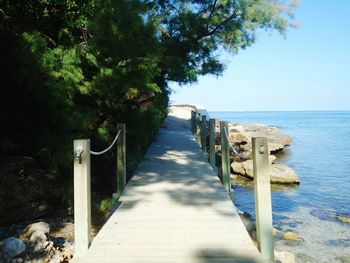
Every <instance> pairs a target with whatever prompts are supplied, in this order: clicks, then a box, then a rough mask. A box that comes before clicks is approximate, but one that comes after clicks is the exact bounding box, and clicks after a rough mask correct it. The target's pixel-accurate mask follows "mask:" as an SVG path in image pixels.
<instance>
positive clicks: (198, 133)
mask: <svg viewBox="0 0 350 263" xmlns="http://www.w3.org/2000/svg"><path fill="white" fill-rule="evenodd" d="M200 118H201V114H200V113H199V112H198V111H197V112H196V139H197V142H198V143H200V142H201V137H200V136H201V129H200V128H201V119H200Z"/></svg>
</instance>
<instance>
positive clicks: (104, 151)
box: [90, 130, 121, 155]
mask: <svg viewBox="0 0 350 263" xmlns="http://www.w3.org/2000/svg"><path fill="white" fill-rule="evenodd" d="M120 132H121V130H119V131H118V133H117V135H116V136H115V138H114V140H113V142H112V143H111V145H109V146H108V147H107V148H106V149H104V150H103V151H100V152H94V151H90V153H91V154H92V155H101V154H104V153H106V152H108V151H109V150H110V149H112V147H113V146H114V144H115V143H116V141H117V140H118V137H119V135H120Z"/></svg>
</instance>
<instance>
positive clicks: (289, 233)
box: [283, 230, 302, 241]
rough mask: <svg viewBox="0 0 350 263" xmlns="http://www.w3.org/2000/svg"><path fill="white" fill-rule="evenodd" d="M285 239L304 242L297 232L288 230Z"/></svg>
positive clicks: (284, 234)
mask: <svg viewBox="0 0 350 263" xmlns="http://www.w3.org/2000/svg"><path fill="white" fill-rule="evenodd" d="M283 239H284V240H295V241H296V240H302V238H301V237H300V236H299V234H298V233H297V232H295V231H291V230H288V231H286V232H283Z"/></svg>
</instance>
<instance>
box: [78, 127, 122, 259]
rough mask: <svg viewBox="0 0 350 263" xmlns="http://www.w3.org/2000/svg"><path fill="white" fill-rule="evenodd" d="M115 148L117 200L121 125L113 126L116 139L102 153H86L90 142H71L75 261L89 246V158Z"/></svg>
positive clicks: (120, 160) (117, 192)
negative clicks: (72, 149) (115, 130)
mask: <svg viewBox="0 0 350 263" xmlns="http://www.w3.org/2000/svg"><path fill="white" fill-rule="evenodd" d="M115 144H116V145H117V186H116V194H113V198H119V196H120V194H121V192H122V191H123V189H124V187H125V184H126V149H125V144H126V139H125V124H124V123H118V124H117V135H116V136H115V138H114V140H113V142H112V143H111V144H110V145H109V146H108V147H107V148H106V149H104V150H103V151H99V152H95V151H92V150H91V149H90V139H83V140H74V146H73V147H74V239H75V253H74V258H75V259H79V258H81V257H83V256H84V254H85V253H86V252H87V250H88V249H89V246H90V244H91V160H90V159H91V155H102V154H104V153H106V152H108V151H109V150H111V149H112V148H113V146H114V145H115Z"/></svg>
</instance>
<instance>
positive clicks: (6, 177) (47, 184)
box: [0, 156, 56, 225]
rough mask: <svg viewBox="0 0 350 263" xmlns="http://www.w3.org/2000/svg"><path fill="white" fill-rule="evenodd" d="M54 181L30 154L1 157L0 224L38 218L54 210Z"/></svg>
mask: <svg viewBox="0 0 350 263" xmlns="http://www.w3.org/2000/svg"><path fill="white" fill-rule="evenodd" d="M55 198H56V195H55V190H54V188H53V182H52V181H51V180H50V179H48V177H47V176H46V174H45V173H44V172H43V171H42V170H40V169H38V167H37V165H36V161H35V160H34V159H32V158H30V157H14V156H2V157H0V204H1V206H0V215H1V217H0V225H7V224H11V223H14V222H18V221H24V220H31V219H35V218H39V217H42V216H45V215H48V214H50V212H52V208H51V207H50V203H52V202H53V201H54V200H55Z"/></svg>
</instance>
